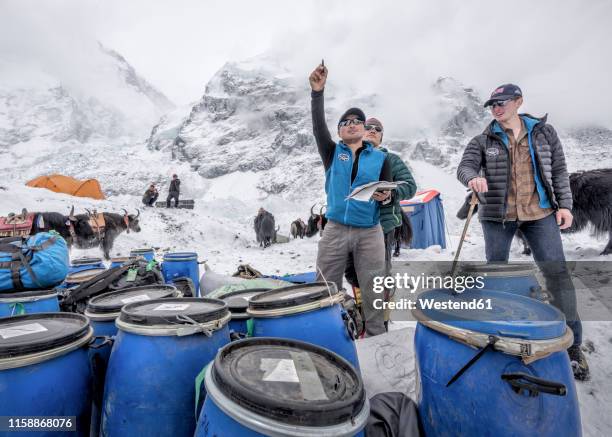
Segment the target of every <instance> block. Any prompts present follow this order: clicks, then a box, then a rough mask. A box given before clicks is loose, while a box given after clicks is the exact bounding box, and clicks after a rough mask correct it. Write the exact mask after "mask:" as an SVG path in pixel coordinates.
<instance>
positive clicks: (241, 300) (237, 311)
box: [221, 288, 270, 317]
mask: <svg viewBox="0 0 612 437" xmlns="http://www.w3.org/2000/svg"><path fill="white" fill-rule="evenodd" d="M269 290H270V289H269V288H249V289H246V290H236V291H232V292H231V293H227V294H226V295H224V296H223V297H221V300H223V301H224V302H226V303H227V307H228V308H229V310H230V312H231V313H232V317H234V316H236V315H238V316H240V315H245V316H246V315H247V313H246V312H247V308H248V307H249V300H250V299H251V298H252V297H253V296H257V295H258V294H261V293H264V292H266V291H269Z"/></svg>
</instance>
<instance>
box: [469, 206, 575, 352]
mask: <svg viewBox="0 0 612 437" xmlns="http://www.w3.org/2000/svg"><path fill="white" fill-rule="evenodd" d="M480 224H481V225H482V231H483V233H484V239H485V252H486V256H487V262H507V261H508V257H509V256H510V245H511V244H512V239H513V238H514V234H516V232H517V230H519V229H520V230H521V231H522V232H523V235H524V236H525V238H526V239H527V242H528V243H529V247H531V250H532V253H533V258H534V259H535V261H536V263H537V264H538V267H539V268H540V270H541V272H542V274H543V276H544V281H545V282H546V289H547V290H548V292H549V293H550V294H551V295H552V298H553V300H552V304H553V305H554V306H556V307H557V308H559V309H560V310H561V311H562V312H563V314H565V319H566V320H567V325H568V326H569V327H570V328H571V329H572V331H573V332H574V344H575V345H579V344H581V343H582V323H581V322H580V317H579V315H578V309H577V304H576V289H575V288H574V284H573V283H572V279H571V277H570V275H569V272H568V271H567V267H566V265H565V255H564V254H563V243H562V242H561V232H560V231H559V226H558V225H557V221H556V219H555V215H554V214H551V215H549V216H548V217H545V218H543V219H540V220H534V221H526V222H517V221H511V222H505V223H503V224H502V223H500V222H493V221H486V220H483V221H481V222H480Z"/></svg>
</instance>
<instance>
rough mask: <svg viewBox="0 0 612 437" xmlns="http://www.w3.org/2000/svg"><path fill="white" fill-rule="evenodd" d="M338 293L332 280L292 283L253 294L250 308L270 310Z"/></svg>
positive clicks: (302, 303)
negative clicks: (327, 281)
mask: <svg viewBox="0 0 612 437" xmlns="http://www.w3.org/2000/svg"><path fill="white" fill-rule="evenodd" d="M337 293H338V290H337V288H336V285H335V284H334V283H331V282H330V283H325V282H312V283H310V284H297V285H290V286H288V287H282V288H276V289H274V290H270V291H267V292H265V293H261V294H258V295H257V296H253V297H252V298H251V299H250V300H249V309H252V310H270V309H278V308H287V307H293V306H297V305H304V304H307V303H311V302H316V301H318V300H321V299H324V298H326V297H329V295H330V294H331V295H335V294H337Z"/></svg>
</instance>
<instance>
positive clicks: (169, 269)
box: [162, 252, 200, 296]
mask: <svg viewBox="0 0 612 437" xmlns="http://www.w3.org/2000/svg"><path fill="white" fill-rule="evenodd" d="M162 274H163V275H164V281H166V283H168V284H171V283H172V282H173V281H174V280H175V279H178V278H182V277H189V278H191V281H192V282H193V285H194V287H195V290H196V294H197V295H198V296H199V295H200V265H199V264H198V254H197V253H195V252H174V253H166V254H164V260H163V262H162Z"/></svg>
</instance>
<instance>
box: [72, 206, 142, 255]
mask: <svg viewBox="0 0 612 437" xmlns="http://www.w3.org/2000/svg"><path fill="white" fill-rule="evenodd" d="M136 212H137V213H136V215H134V214H128V212H127V211H126V210H125V209H124V210H123V214H116V213H111V212H104V213H102V215H103V216H104V228H97V229H93V227H92V230H93V233H94V238H93V239H91V240H90V241H89V243H88V244H85V245H83V246H82V247H81V248H83V249H87V248H91V247H96V246H100V248H101V249H102V252H103V253H104V259H106V260H109V259H110V251H111V250H112V248H113V244H114V243H115V239H116V238H117V237H118V236H119V234H121V233H122V232H124V231H126V232H127V233H128V234H129V233H130V231H132V232H140V221H139V219H138V218H139V217H140V211H139V210H138V209H137V210H136ZM76 217H77V218H79V219H81V218H82V219H87V220H88V221H90V220H91V219H92V218H93V217H94V214H92V213H91V212H90V211H87V214H78V215H77V216H76Z"/></svg>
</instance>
